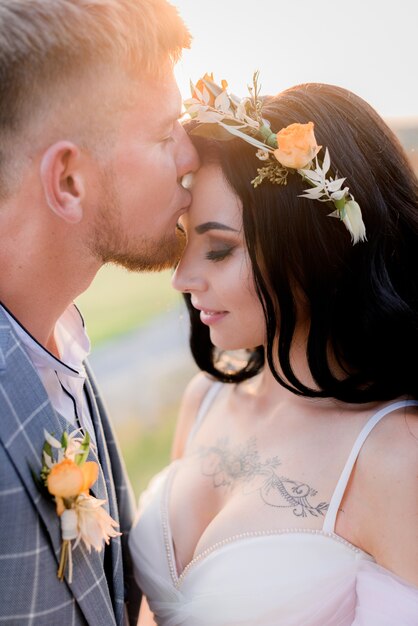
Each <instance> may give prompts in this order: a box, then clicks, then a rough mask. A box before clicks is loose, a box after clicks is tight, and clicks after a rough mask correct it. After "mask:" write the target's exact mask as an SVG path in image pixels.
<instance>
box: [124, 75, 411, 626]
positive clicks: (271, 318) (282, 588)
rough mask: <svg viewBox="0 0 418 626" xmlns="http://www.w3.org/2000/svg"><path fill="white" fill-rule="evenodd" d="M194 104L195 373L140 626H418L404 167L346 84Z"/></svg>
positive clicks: (139, 541) (162, 498)
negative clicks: (198, 163)
mask: <svg viewBox="0 0 418 626" xmlns="http://www.w3.org/2000/svg"><path fill="white" fill-rule="evenodd" d="M187 105H188V107H189V112H190V114H191V116H192V117H193V118H194V122H191V123H189V130H190V132H191V135H192V136H193V137H194V143H195V145H196V147H197V150H198V152H199V155H200V158H201V162H202V167H201V169H200V170H199V172H198V173H197V175H195V179H194V181H193V189H192V193H193V203H192V206H191V209H190V211H189V213H188V214H187V215H185V216H183V217H182V221H181V225H180V228H181V229H182V230H183V231H184V233H185V235H186V237H187V244H186V247H185V250H184V253H183V256H182V258H181V260H180V262H179V264H178V266H177V269H176V272H175V275H174V278H173V285H174V287H175V288H176V289H178V290H179V291H181V292H183V293H184V294H185V298H186V301H187V305H188V308H189V312H190V318H191V349H192V352H193V355H194V358H195V360H196V362H197V364H198V365H199V367H200V369H201V370H202V373H200V374H199V375H197V376H196V378H195V379H194V380H193V381H192V382H191V383H190V385H189V387H188V389H187V391H186V393H185V396H184V400H183V404H182V409H181V415H180V418H179V423H178V428H177V432H176V436H175V441H174V445H173V462H172V463H171V464H170V465H169V466H168V467H167V468H165V469H164V470H163V471H162V472H161V473H160V474H159V475H158V476H156V477H155V478H154V480H153V482H152V483H151V485H150V487H149V489H148V490H147V491H146V492H145V494H144V495H143V497H142V500H141V504H140V510H139V513H138V517H137V521H136V524H135V526H134V528H133V530H132V532H131V535H130V548H131V553H132V557H133V561H134V565H135V569H136V577H137V581H138V583H139V584H140V586H141V587H142V589H143V591H144V593H145V595H146V597H147V601H148V605H149V607H150V609H148V608H147V604H146V603H145V604H144V606H143V609H142V613H141V618H140V622H139V623H140V624H141V626H145V625H146V624H153V623H157V624H161V625H164V626H180V625H182V626H212V625H213V626H215V625H216V626H222V625H225V626H226V625H227V626H244V625H245V626H250V625H252V626H253V625H260V626H278V625H281V626H282V625H283V626H301V625H303V626H348V625H354V624H355V625H356V626H360V625H361V626H364V625H366V626H407V625H408V626H412V625H417V624H418V524H417V519H418V497H417V495H418V489H417V488H418V482H417V476H418V411H417V406H418V376H417V368H416V362H417V355H418V319H417V300H418V283H417V266H418V238H417V234H418V201H417V193H418V190H417V180H416V178H415V176H414V174H413V173H412V171H411V169H410V167H409V165H408V164H407V161H406V158H405V156H404V154H403V153H402V151H401V149H400V147H399V145H398V142H397V141H396V139H395V138H394V136H393V135H392V133H391V131H390V130H389V129H388V128H387V127H386V125H385V124H384V123H383V121H382V120H381V119H380V118H379V117H378V115H377V114H376V113H375V112H374V111H373V110H372V109H371V108H370V107H369V106H368V105H367V104H366V103H365V102H363V101H362V100H361V99H360V98H358V97H356V96H355V95H354V94H352V93H350V92H348V91H346V90H344V89H342V88H338V87H333V86H329V85H323V84H307V85H301V86H298V87H294V88H292V89H289V90H287V91H285V92H283V93H281V94H279V95H278V96H276V97H274V98H265V99H263V100H262V99H261V98H260V96H259V94H258V84H257V76H255V77H254V85H253V87H252V89H251V91H250V97H249V98H248V99H246V100H244V101H241V102H239V101H238V100H237V99H236V98H234V97H232V96H229V95H228V93H227V92H226V91H225V86H224V87H223V89H221V88H219V87H218V86H217V85H216V84H215V83H214V82H213V80H212V78H211V77H209V76H206V77H205V78H204V79H203V80H202V81H199V83H198V85H197V86H196V88H195V91H194V94H193V98H192V100H190V101H189V102H188V103H187ZM330 214H331V215H332V217H329V216H330ZM235 351H238V352H235ZM152 615H153V617H151V616H152ZM154 620H155V621H154Z"/></svg>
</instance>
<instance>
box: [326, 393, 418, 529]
mask: <svg viewBox="0 0 418 626" xmlns="http://www.w3.org/2000/svg"><path fill="white" fill-rule="evenodd" d="M408 406H418V401H416V400H402V401H400V402H393V403H392V404H389V405H388V406H385V407H384V408H383V409H380V411H378V412H377V413H375V414H374V415H372V417H371V418H370V419H369V420H368V421H367V422H366V424H365V425H364V426H363V428H362V429H361V431H360V434H359V435H358V437H357V439H356V440H355V442H354V445H353V447H352V449H351V452H350V455H349V457H348V459H347V462H346V464H345V466H344V469H343V471H342V473H341V476H340V479H339V481H338V483H337V486H336V488H335V491H334V493H333V494H332V498H331V502H330V503H329V507H328V511H327V513H326V516H325V521H324V525H323V530H324V531H325V532H331V533H333V532H334V530H335V522H336V519H337V514H338V509H339V508H340V505H341V501H342V499H343V496H344V493H345V490H346V488H347V484H348V481H349V480H350V476H351V472H352V471H353V467H354V464H355V462H356V461H357V457H358V455H359V453H360V450H361V448H362V446H363V444H364V442H365V441H366V439H367V437H368V436H369V434H370V433H371V431H372V430H373V428H374V427H375V426H376V424H378V423H379V422H380V420H381V419H383V418H384V417H385V415H387V414H388V413H392V411H396V410H397V409H402V408H403V407H408Z"/></svg>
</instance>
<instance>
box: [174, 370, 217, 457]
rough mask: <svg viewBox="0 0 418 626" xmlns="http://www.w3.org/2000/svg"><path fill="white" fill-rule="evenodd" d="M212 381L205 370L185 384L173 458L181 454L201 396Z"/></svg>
mask: <svg viewBox="0 0 418 626" xmlns="http://www.w3.org/2000/svg"><path fill="white" fill-rule="evenodd" d="M213 383H214V379H213V378H211V377H210V376H209V375H208V374H206V373H205V372H199V373H198V374H196V376H194V377H193V378H192V379H191V381H190V382H189V384H188V385H187V387H186V390H185V392H184V395H183V398H182V401H181V405H180V411H179V417H178V421H177V426H176V432H175V435H174V441H173V446H172V451H171V456H172V458H173V459H178V458H180V457H182V456H183V453H184V448H185V445H186V442H187V438H188V436H189V433H190V430H191V428H192V426H193V424H194V421H195V419H196V414H197V412H198V410H199V407H200V405H201V403H202V400H203V398H204V397H205V395H206V394H207V392H208V391H209V389H210V387H211V386H212V385H213Z"/></svg>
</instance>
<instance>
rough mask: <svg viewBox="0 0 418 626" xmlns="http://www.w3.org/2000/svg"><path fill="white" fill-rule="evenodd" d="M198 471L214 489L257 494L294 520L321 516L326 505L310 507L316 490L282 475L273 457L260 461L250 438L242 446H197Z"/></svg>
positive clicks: (221, 443) (223, 441) (224, 443)
mask: <svg viewBox="0 0 418 626" xmlns="http://www.w3.org/2000/svg"><path fill="white" fill-rule="evenodd" d="M199 456H200V458H201V471H202V474H203V475H204V476H208V477H210V478H211V479H212V483H213V486H214V487H215V488H219V487H226V488H228V489H234V488H237V487H239V486H241V487H242V489H243V493H246V494H249V493H254V492H258V493H259V494H260V497H261V499H262V500H263V502H265V504H267V505H268V506H272V507H276V508H292V509H293V514H294V515H296V516H297V517H307V516H308V515H313V516H315V517H318V516H320V515H322V516H323V515H324V512H325V511H326V510H327V509H328V503H327V502H320V503H319V504H316V505H315V504H314V503H313V502H312V500H313V499H314V498H315V496H317V491H316V490H315V489H313V488H312V487H311V486H310V485H308V484H307V483H304V482H300V481H298V480H293V479H291V478H288V477H286V476H282V475H281V474H280V473H279V472H278V467H279V466H280V465H281V462H280V460H279V459H278V457H277V456H273V457H268V458H266V459H265V461H262V460H261V459H260V454H259V452H258V450H257V440H256V438H255V437H252V438H251V439H249V440H248V442H247V443H245V444H243V445H237V446H234V447H233V446H231V445H229V440H228V438H225V439H219V440H218V441H217V442H216V443H215V445H213V446H209V447H201V448H200V450H199Z"/></svg>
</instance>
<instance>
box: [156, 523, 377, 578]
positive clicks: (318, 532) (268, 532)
mask: <svg viewBox="0 0 418 626" xmlns="http://www.w3.org/2000/svg"><path fill="white" fill-rule="evenodd" d="M286 534H288V535H289V534H310V535H322V536H323V537H329V538H330V539H333V540H334V541H337V542H338V543H340V544H342V545H344V546H346V547H347V548H349V549H350V550H352V551H353V552H354V553H355V554H360V553H361V554H364V555H366V556H367V557H368V558H369V559H372V557H371V556H370V555H369V554H367V552H364V551H363V550H361V549H360V548H357V547H356V546H354V545H353V544H352V543H350V542H349V541H347V540H346V539H344V538H343V537H340V536H339V535H336V534H335V533H332V532H326V531H323V530H321V529H315V528H281V529H279V530H277V529H276V530H259V531H257V530H254V531H248V532H245V533H240V534H237V535H232V536H231V537H228V538H226V539H223V540H222V541H218V542H217V543H214V544H213V545H212V546H210V547H209V548H206V550H203V551H202V552H200V553H199V554H197V555H196V556H195V557H194V558H193V559H192V560H191V561H190V563H189V564H188V565H186V567H185V568H184V570H183V571H182V573H181V574H180V576H178V575H177V571H176V569H175V568H174V577H173V580H174V583H175V587H176V589H179V587H180V585H181V584H182V582H183V580H184V578H185V577H186V575H187V574H188V573H189V571H190V570H191V569H192V568H193V567H194V566H195V565H196V564H197V563H199V562H200V561H202V560H203V559H205V558H206V557H207V556H209V554H211V553H212V552H215V551H216V550H218V549H219V548H222V547H223V546H225V545H227V544H230V543H234V542H236V541H239V540H240V539H246V538H248V537H264V536H274V535H286ZM166 547H167V553H168V552H169V550H168V548H169V545H168V544H167V546H166ZM170 571H171V570H170Z"/></svg>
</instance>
